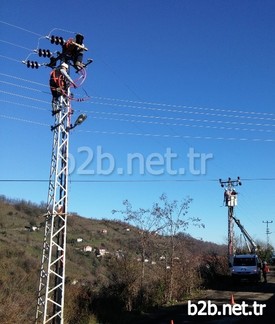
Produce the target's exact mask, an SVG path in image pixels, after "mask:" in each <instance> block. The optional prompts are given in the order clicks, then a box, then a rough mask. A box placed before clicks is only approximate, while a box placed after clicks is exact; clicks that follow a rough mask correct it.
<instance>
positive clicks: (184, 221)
mask: <svg viewBox="0 0 275 324" xmlns="http://www.w3.org/2000/svg"><path fill="white" fill-rule="evenodd" d="M160 201H161V204H155V206H154V211H153V213H154V214H156V215H158V218H159V219H161V224H160V225H161V226H160V228H161V229H162V234H163V235H164V236H165V237H167V239H168V245H167V251H166V253H167V256H166V257H168V258H169V276H168V275H167V273H166V278H169V282H168V291H167V296H166V299H167V301H171V300H172V299H173V290H174V278H175V271H176V268H177V267H176V266H175V262H178V256H177V255H176V247H177V243H178V241H179V240H178V239H177V235H178V234H179V232H182V231H186V230H187V228H188V227H189V225H191V224H192V225H194V226H200V227H204V225H203V224H202V223H201V219H199V218H197V217H187V214H188V211H189V207H190V204H191V202H192V199H191V198H189V197H188V198H185V199H184V200H183V201H182V202H178V201H177V200H173V201H169V200H168V197H167V195H166V194H162V195H161V197H160ZM166 264H168V263H167V262H166Z"/></svg>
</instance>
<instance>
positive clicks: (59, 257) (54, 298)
mask: <svg viewBox="0 0 275 324" xmlns="http://www.w3.org/2000/svg"><path fill="white" fill-rule="evenodd" d="M45 38H47V39H49V40H50V41H51V43H52V44H56V45H61V46H62V53H60V52H58V57H53V56H52V53H51V52H50V51H49V50H42V49H39V50H35V52H36V53H37V54H38V55H39V56H44V57H49V58H50V64H44V65H46V66H48V67H51V68H53V69H55V68H56V64H59V65H61V63H62V64H63V63H66V64H65V65H67V67H68V68H69V66H74V67H75V68H76V66H75V65H74V61H75V60H74V57H71V56H70V55H69V53H66V52H64V53H63V51H64V48H65V49H66V48H67V47H66V46H65V45H66V42H65V40H64V39H63V38H62V37H55V36H52V37H51V38H50V37H48V36H47V37H45ZM83 38H84V37H83V36H82V35H80V34H77V35H76V40H73V39H70V40H68V44H69V45H71V44H73V45H74V46H76V47H77V51H79V48H80V49H81V50H83V49H85V50H87V49H86V48H85V47H84V45H83V44H82V41H83ZM80 42H81V44H80ZM23 63H24V64H26V65H27V67H31V68H36V69H38V68H39V67H40V66H42V64H39V63H38V62H36V61H23ZM89 63H91V60H89V62H88V63H87V64H89ZM87 64H86V65H87ZM86 65H85V64H82V65H81V68H80V69H77V72H78V75H79V76H78V77H79V78H81V77H83V75H84V74H85V67H86ZM67 74H68V75H69V70H68V72H67ZM62 78H63V74H62V75H60V76H59V78H58V81H57V82H58V85H57V87H58V89H59V91H61V93H60V96H59V97H58V109H57V111H53V117H54V124H53V126H52V127H51V131H52V132H53V145H52V151H51V165H50V177H49V187H48V199H47V211H46V214H45V215H44V216H45V230H44V239H43V249H42V258H41V267H40V277H39V288H38V298H37V306H36V316H35V323H36V324H46V323H51V324H63V322H64V292H65V265H66V237H67V218H68V164H69V134H70V131H71V130H72V129H73V128H74V127H76V126H78V125H80V124H81V123H82V122H83V121H84V120H85V119H86V115H84V114H81V115H80V116H78V118H77V119H76V121H75V123H74V124H71V115H72V113H73V110H72V107H71V100H72V96H71V93H70V87H69V86H66V85H65V84H66V80H64V79H62ZM60 89H62V90H60Z"/></svg>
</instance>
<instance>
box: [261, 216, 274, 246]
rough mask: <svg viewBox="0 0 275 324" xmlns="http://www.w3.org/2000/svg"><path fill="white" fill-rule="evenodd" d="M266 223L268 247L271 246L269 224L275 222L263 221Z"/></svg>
mask: <svg viewBox="0 0 275 324" xmlns="http://www.w3.org/2000/svg"><path fill="white" fill-rule="evenodd" d="M263 223H264V224H266V232H265V233H266V248H267V249H268V247H269V235H270V234H271V232H270V230H269V227H268V225H269V224H271V223H273V221H263Z"/></svg>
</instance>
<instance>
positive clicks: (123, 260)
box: [0, 196, 226, 323]
mask: <svg viewBox="0 0 275 324" xmlns="http://www.w3.org/2000/svg"><path fill="white" fill-rule="evenodd" d="M44 213H45V206H44V205H43V204H41V205H39V206H38V205H35V204H33V203H31V202H26V201H20V200H8V199H6V198H5V197H4V196H2V197H1V198H0V260H1V263H0V288H1V290H0V291H1V293H0V304H1V309H0V318H1V322H2V323H21V322H25V323H32V322H33V319H34V314H35V307H36V290H37V287H38V280H39V277H38V276H39V266H40V258H41V252H42V241H43V235H44V228H43V223H44V216H43V214H44ZM167 239H169V238H167V237H163V236H161V235H152V240H150V242H149V241H148V244H147V246H146V259H145V260H144V262H146V276H145V277H144V287H143V289H144V290H145V291H147V290H148V294H150V298H151V299H152V300H151V299H150V302H149V296H148V300H147V304H148V305H149V306H152V305H158V304H162V303H163V302H165V295H163V296H160V295H159V294H160V291H159V289H160V287H162V288H161V289H164V286H165V282H166V281H165V282H164V281H163V282H162V278H164V275H165V277H166V279H165V280H167V269H169V267H168V266H167V261H168V252H169V251H168V249H167ZM225 253H226V252H225V247H224V246H218V245H216V244H213V243H210V242H202V241H199V240H196V239H194V238H192V237H190V236H188V235H187V234H180V235H178V236H177V254H176V255H177V257H176V258H174V259H176V260H182V261H179V262H178V265H174V268H175V270H176V267H177V269H178V270H177V272H175V284H176V279H177V276H179V278H180V280H179V283H177V285H178V286H176V285H175V288H177V294H175V296H176V295H177V296H183V295H184V294H185V293H187V292H191V290H192V289H197V288H198V287H199V286H201V284H202V281H201V278H202V277H203V274H202V273H203V272H205V268H203V265H205V263H206V262H207V263H208V267H207V269H209V264H210V265H211V267H212V268H213V267H214V264H215V262H216V263H217V260H219V255H224V254H225ZM165 256H167V257H166V258H165ZM140 257H141V246H140V231H139V230H138V229H137V228H136V227H134V226H131V225H130V224H127V223H125V222H121V221H117V220H97V219H88V218H85V217H81V216H79V215H77V214H75V213H74V214H70V215H69V216H68V234H67V263H66V283H67V284H66V287H67V288H66V301H65V302H66V309H67V311H66V316H67V323H77V322H76V319H75V318H74V316H76V314H78V317H79V316H80V315H79V313H82V312H83V310H82V306H83V307H84V304H85V305H86V304H87V303H88V304H89V307H91V308H93V309H92V310H91V314H90V316H89V319H87V314H84V315H83V318H86V319H85V320H84V319H83V318H82V320H81V321H80V322H79V323H92V320H91V318H93V319H94V323H96V320H95V318H96V316H95V315H93V314H95V313H97V318H99V317H100V306H97V307H96V306H95V304H96V297H97V298H98V299H100V298H101V299H102V296H104V298H107V300H108V298H110V296H106V290H104V289H106V287H108V289H109V290H108V291H109V292H110V291H112V290H111V287H114V286H115V287H116V288H115V289H114V291H117V289H118V288H119V289H124V290H123V291H125V289H126V288H127V289H128V290H127V289H126V290H127V293H128V295H129V294H130V295H131V294H132V299H131V305H130V306H129V304H127V305H128V306H127V307H125V306H124V307H121V309H122V310H121V311H123V310H125V309H126V310H128V311H131V310H133V309H135V308H136V306H137V305H136V302H137V300H138V287H139V282H140V279H139V278H140V267H141V266H140V263H141V262H140ZM211 258H212V259H211ZM164 260H165V262H163V261H164ZM191 262H193V263H194V265H192V266H191ZM187 266H188V268H190V271H189V270H188V271H187V270H186V269H187V268H186V267H187ZM211 267H210V268H211ZM194 268H196V269H197V270H198V269H200V276H198V277H196V278H195V277H194V275H193V274H192V278H191V270H193V269H194ZM202 268H203V269H204V270H203V271H202V270H201V269H202ZM221 268H222V266H221ZM213 269H214V268H213ZM183 270H184V275H186V276H187V277H186V280H187V279H188V280H190V285H189V286H183V285H182V284H180V282H181V281H182V280H181V279H182V278H183V276H184V275H183V274H182V271H183ZM215 272H219V270H217V269H214V270H213V273H211V276H213V274H214V273H215ZM156 273H157V274H156ZM199 277H200V279H199ZM152 278H154V279H155V280H156V285H157V286H154V288H152V287H151V286H152V285H153V282H152ZM130 279H131V280H132V285H133V283H134V290H132V291H129V287H126V286H127V280H128V281H129V280H130ZM163 280H164V279H163ZM122 286H123V287H122ZM83 287H84V288H83ZM125 287H126V288H125ZM114 291H113V292H112V293H113V295H112V298H113V299H114ZM175 291H176V290H175ZM91 295H93V298H92V297H91ZM76 296H78V298H79V299H78V302H77V305H76V304H75V303H76V298H77V297H76ZM84 296H85V297H84ZM119 296H120V297H121V296H122V295H121V293H120V295H119ZM81 298H84V300H82V302H79V300H80V299H81ZM116 298H118V296H117V295H116ZM127 298H128V297H127ZM98 299H97V300H98ZM153 299H154V302H153ZM91 300H93V303H94V304H93V305H90V303H92V301H91ZM120 302H122V301H120ZM128 302H129V301H128ZM86 306H87V305H86ZM86 306H85V307H86ZM86 308H87V307H86ZM98 314H99V315H98ZM80 317H81V316H80ZM101 322H102V323H103V322H104V318H101ZM105 322H106V323H108V321H105ZM110 323H111V322H110ZM113 323H115V321H114V322H113ZM125 323H126V322H125Z"/></svg>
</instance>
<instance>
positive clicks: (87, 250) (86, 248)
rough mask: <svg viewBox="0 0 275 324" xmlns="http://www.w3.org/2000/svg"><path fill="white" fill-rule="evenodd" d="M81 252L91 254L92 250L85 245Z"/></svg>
mask: <svg viewBox="0 0 275 324" xmlns="http://www.w3.org/2000/svg"><path fill="white" fill-rule="evenodd" d="M83 251H84V252H92V251H93V248H92V247H91V246H90V245H86V246H84V248H83Z"/></svg>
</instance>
